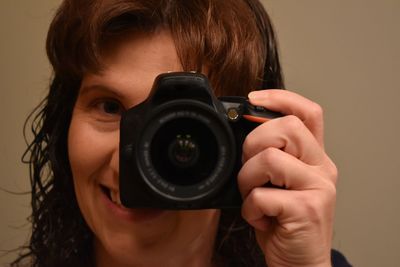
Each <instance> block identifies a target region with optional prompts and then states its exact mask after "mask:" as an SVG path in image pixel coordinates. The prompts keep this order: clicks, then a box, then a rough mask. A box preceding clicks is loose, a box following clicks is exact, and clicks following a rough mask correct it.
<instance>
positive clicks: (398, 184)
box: [0, 0, 400, 267]
mask: <svg viewBox="0 0 400 267" xmlns="http://www.w3.org/2000/svg"><path fill="white" fill-rule="evenodd" d="M59 2H60V1H59V0H53V1H51V0H46V1H39V2H38V1H22V0H2V1H0V33H1V42H0V59H1V60H0V77H1V83H0V88H1V89H0V101H1V105H0V118H1V124H0V125H1V131H0V158H1V160H0V170H1V179H0V250H8V249H12V248H14V247H16V246H18V245H19V244H21V243H22V242H23V241H24V240H26V238H27V237H26V236H27V232H28V230H29V225H27V224H26V222H25V218H26V217H27V215H28V212H29V197H28V196H17V195H12V194H9V193H5V192H4V191H1V188H2V189H7V190H11V191H18V192H20V191H24V190H27V189H28V183H27V180H28V178H27V169H26V166H24V165H22V164H21V163H20V161H19V160H20V156H21V154H22V152H23V150H24V142H23V137H22V130H21V129H22V124H23V122H24V119H25V117H26V115H27V114H28V113H29V111H30V110H31V109H32V108H33V106H34V105H35V104H36V103H37V102H38V100H39V99H40V98H41V97H42V96H43V95H44V88H45V87H46V86H47V84H48V80H49V69H48V64H47V61H46V58H45V53H44V38H45V32H46V30H47V26H48V23H49V20H50V17H51V15H52V14H53V12H54V7H55V6H57V4H58V3H59ZM264 2H265V4H266V6H267V8H268V10H269V12H270V15H271V16H272V18H273V21H274V22H275V26H276V28H277V31H278V37H279V40H280V45H281V52H282V53H281V54H282V61H283V67H284V70H285V74H286V80H287V87H288V88H289V89H290V90H293V91H296V92H299V93H301V94H304V95H305V96H307V97H309V98H311V99H314V100H315V101H317V102H319V103H320V104H322V105H323V106H324V108H325V115H326V138H327V149H328V151H329V153H330V155H331V156H332V158H333V159H334V160H335V162H336V163H337V165H338V167H339V170H340V182H339V186H338V198H339V199H338V205H337V216H336V226H335V239H334V246H335V247H336V248H339V249H340V250H342V251H343V252H345V254H346V255H347V256H348V258H349V259H350V260H351V261H352V262H353V264H354V265H355V266H365V267H372V266H388V267H395V266H398V265H399V264H398V262H399V260H400V256H399V253H398V252H397V250H399V249H400V231H399V229H398V227H399V226H400V216H399V207H398V203H399V202H400V201H399V200H400V194H399V193H397V192H398V190H399V188H400V176H399V174H398V173H397V172H398V167H399V166H400V160H399V155H398V154H399V151H400V141H399V136H400V126H399V124H400V120H399V118H398V116H399V115H400V105H399V104H398V101H399V99H400V82H399V80H398V79H400V77H398V76H399V71H400V52H399V49H400V35H399V25H400V16H399V14H400V1H399V0H380V1H374V0H339V1H327V0H297V1H289V0H286V1H285V0H264ZM12 257H13V255H8V256H3V257H0V265H4V264H5V262H7V261H8V260H9V259H10V258H12Z"/></svg>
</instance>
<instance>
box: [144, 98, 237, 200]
mask: <svg viewBox="0 0 400 267" xmlns="http://www.w3.org/2000/svg"><path fill="white" fill-rule="evenodd" d="M152 113H153V115H152V116H151V118H150V119H149V121H150V122H151V123H148V124H147V126H146V127H145V128H144V130H143V131H142V133H141V136H140V138H139V142H138V147H137V149H136V158H137V160H138V163H139V164H138V165H139V171H140V173H141V176H142V177H143V178H144V181H145V183H146V184H147V185H148V186H149V187H150V188H151V189H152V190H153V191H154V192H155V193H156V195H158V196H161V197H162V198H164V199H166V200H171V201H174V202H176V201H178V202H194V201H200V200H201V201H202V200H204V199H207V198H209V197H212V196H213V195H215V193H216V192H218V191H219V189H220V188H221V186H223V185H224V184H225V183H226V182H227V180H228V179H229V178H230V176H231V173H232V171H233V166H234V160H235V151H236V147H235V146H236V144H235V142H234V137H233V133H232V131H231V129H230V127H229V124H228V123H227V121H226V120H225V119H224V118H223V117H222V116H221V115H220V114H218V113H217V112H216V111H215V110H213V109H212V108H211V107H210V106H209V105H207V104H205V103H202V102H199V101H195V100H175V101H171V102H167V103H165V104H163V105H160V106H159V107H158V108H157V109H156V110H154V111H153V112H152ZM178 119H190V120H193V121H195V122H196V123H199V124H202V125H204V126H205V127H207V128H208V129H209V131H210V132H211V133H212V135H213V136H214V137H215V139H216V143H217V151H218V152H217V153H218V155H217V160H216V163H215V167H214V168H213V170H212V171H211V174H210V175H209V176H208V177H206V178H205V179H202V180H201V181H197V182H196V183H194V184H188V185H181V184H179V183H173V182H171V180H173V179H166V178H165V177H163V176H162V175H160V173H159V171H158V170H157V169H156V168H155V166H154V162H153V159H152V155H151V149H152V141H153V138H154V136H155V135H156V134H157V132H158V131H159V130H160V128H162V127H163V126H164V125H166V124H167V123H169V122H171V121H175V120H178Z"/></svg>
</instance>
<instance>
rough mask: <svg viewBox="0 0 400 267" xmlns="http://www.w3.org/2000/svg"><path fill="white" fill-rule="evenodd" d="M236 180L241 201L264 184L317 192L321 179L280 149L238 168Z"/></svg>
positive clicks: (262, 153) (315, 172)
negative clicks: (315, 189)
mask: <svg viewBox="0 0 400 267" xmlns="http://www.w3.org/2000/svg"><path fill="white" fill-rule="evenodd" d="M282 166H284V167H282ZM237 179H238V185H239V189H240V192H241V194H242V196H243V198H245V197H247V195H248V194H249V193H250V191H251V190H252V189H253V188H255V187H262V186H264V185H265V184H266V183H268V182H270V183H271V184H272V185H274V186H278V187H280V188H285V189H290V190H306V189H314V188H318V187H319V186H320V184H321V183H323V181H322V180H323V179H324V178H323V177H322V174H320V171H319V170H318V169H317V168H313V167H310V166H309V165H307V164H305V163H304V162H302V161H300V160H299V159H297V158H295V157H293V156H292V155H290V154H287V153H285V152H283V151H282V150H280V149H277V148H267V149H265V150H263V151H262V152H260V153H258V154H257V155H255V156H254V157H252V158H251V159H249V160H248V161H247V162H246V163H245V164H244V165H243V166H242V168H241V170H240V171H239V173H238V178H237Z"/></svg>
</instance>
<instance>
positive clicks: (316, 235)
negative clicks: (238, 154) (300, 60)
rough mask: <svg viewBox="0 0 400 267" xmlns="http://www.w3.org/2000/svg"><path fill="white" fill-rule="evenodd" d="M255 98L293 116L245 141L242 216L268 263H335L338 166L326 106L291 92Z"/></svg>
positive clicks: (256, 102)
mask: <svg viewBox="0 0 400 267" xmlns="http://www.w3.org/2000/svg"><path fill="white" fill-rule="evenodd" d="M249 99H250V102H251V103H252V104H253V105H258V106H263V107H266V108H268V109H271V110H274V111H279V112H281V113H283V114H285V115H287V116H284V117H281V118H278V119H274V120H271V121H269V122H267V123H264V124H261V125H260V126H259V127H257V128H256V129H254V130H253V131H252V132H251V133H249V135H248V136H247V138H246V140H245V142H244V144H243V157H242V159H243V167H242V169H241V170H240V172H239V174H238V183H239V188H240V191H241V194H242V197H243V206H242V215H243V217H244V219H245V220H247V222H248V223H249V224H250V225H252V226H253V227H254V228H255V231H256V236H257V241H258V243H259V245H260V247H261V248H262V250H263V251H264V254H265V259H266V261H267V263H268V266H270V267H273V266H331V263H330V251H331V239H332V227H333V220H334V208H335V199H336V186H335V184H336V179H337V169H336V167H335V165H334V164H333V162H332V161H331V160H330V158H329V157H328V156H327V155H326V153H325V151H324V140H323V139H324V138H323V114H322V109H321V108H320V106H319V105H317V104H315V103H313V102H312V101H310V100H308V99H306V98H304V97H302V96H300V95H297V94H295V93H293V92H289V91H285V90H264V91H256V92H252V93H251V94H250V95H249ZM267 182H270V183H271V184H273V185H275V186H277V187H276V188H275V187H263V185H265V184H266V183H267Z"/></svg>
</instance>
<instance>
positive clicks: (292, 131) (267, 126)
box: [242, 116, 325, 165]
mask: <svg viewBox="0 0 400 267" xmlns="http://www.w3.org/2000/svg"><path fill="white" fill-rule="evenodd" d="M269 147H274V148H278V149H281V150H283V151H285V152H287V153H289V154H291V155H293V156H294V157H296V158H298V159H300V160H302V161H304V162H305V163H308V164H310V165H319V164H320V163H321V161H322V160H323V158H324V156H325V152H324V150H323V149H322V147H321V146H320V145H319V143H318V141H317V140H316V139H315V137H314V135H313V134H312V133H311V132H310V130H309V129H308V128H307V127H306V126H305V125H304V123H303V122H302V121H301V120H300V119H299V118H298V117H296V116H285V117H282V118H278V119H274V120H271V121H269V122H267V123H263V124H261V125H260V126H258V127H257V128H255V129H254V130H253V131H251V132H250V133H249V134H248V135H247V137H246V139H245V141H244V143H243V155H242V161H243V163H245V162H246V161H247V160H248V159H250V158H251V157H253V156H255V155H256V154H258V153H260V152H261V151H263V150H264V149H266V148H269Z"/></svg>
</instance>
